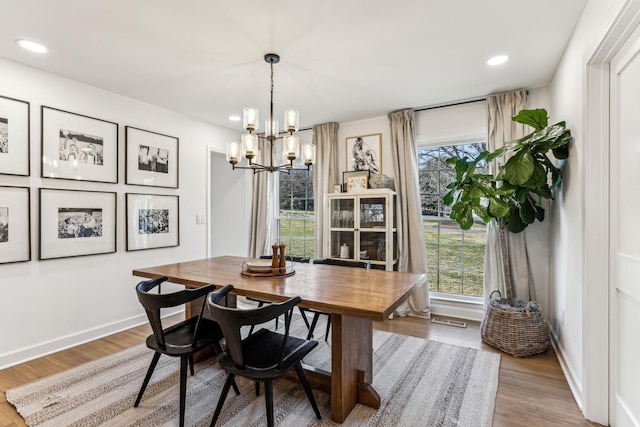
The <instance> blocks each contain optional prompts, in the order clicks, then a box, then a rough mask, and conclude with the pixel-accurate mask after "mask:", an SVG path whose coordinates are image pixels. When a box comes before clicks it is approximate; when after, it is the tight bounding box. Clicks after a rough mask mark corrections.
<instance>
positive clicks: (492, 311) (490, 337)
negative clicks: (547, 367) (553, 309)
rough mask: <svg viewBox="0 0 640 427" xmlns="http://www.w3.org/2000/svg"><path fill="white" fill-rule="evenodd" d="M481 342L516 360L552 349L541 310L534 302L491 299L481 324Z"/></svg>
mask: <svg viewBox="0 0 640 427" xmlns="http://www.w3.org/2000/svg"><path fill="white" fill-rule="evenodd" d="M480 335H481V337H482V341H483V342H485V343H487V344H489V345H491V346H493V347H496V348H498V349H500V350H502V351H504V352H505V353H508V354H510V355H512V356H515V357H526V356H532V355H534V354H538V353H542V352H544V351H546V350H547V348H548V347H549V332H548V331H547V326H546V325H545V322H544V319H543V317H542V308H541V307H540V306H539V305H538V304H537V303H536V302H535V301H528V302H524V301H520V300H519V299H517V298H516V299H515V300H514V301H513V302H512V303H511V304H509V301H508V300H507V299H506V298H492V299H491V300H490V301H489V304H488V305H487V309H486V311H485V314H484V318H483V319H482V323H481V324H480Z"/></svg>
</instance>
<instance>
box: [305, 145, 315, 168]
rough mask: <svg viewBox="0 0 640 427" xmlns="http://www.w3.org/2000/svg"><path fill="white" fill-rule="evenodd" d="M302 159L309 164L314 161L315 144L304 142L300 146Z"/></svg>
mask: <svg viewBox="0 0 640 427" xmlns="http://www.w3.org/2000/svg"><path fill="white" fill-rule="evenodd" d="M302 161H303V162H304V164H305V165H307V166H309V165H312V164H314V163H315V162H316V146H315V145H313V144H305V145H304V146H302Z"/></svg>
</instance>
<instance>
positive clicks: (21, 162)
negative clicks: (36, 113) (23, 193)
mask: <svg viewBox="0 0 640 427" xmlns="http://www.w3.org/2000/svg"><path fill="white" fill-rule="evenodd" d="M30 117H31V104H29V103H28V102H27V101H22V100H20V99H15V98H9V97H6V96H2V95H0V174H3V175H18V176H29V175H31V166H30V165H31V162H30V158H31V157H30V153H31V131H30V129H31V118H30Z"/></svg>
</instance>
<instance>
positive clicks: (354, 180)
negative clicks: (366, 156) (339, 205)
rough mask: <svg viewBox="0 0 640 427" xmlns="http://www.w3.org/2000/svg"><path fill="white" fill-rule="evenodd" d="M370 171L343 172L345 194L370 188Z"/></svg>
mask: <svg viewBox="0 0 640 427" xmlns="http://www.w3.org/2000/svg"><path fill="white" fill-rule="evenodd" d="M370 176H371V171H370V170H362V171H345V172H342V185H343V187H344V192H345V193H356V192H359V191H364V190H366V189H368V188H369V178H370Z"/></svg>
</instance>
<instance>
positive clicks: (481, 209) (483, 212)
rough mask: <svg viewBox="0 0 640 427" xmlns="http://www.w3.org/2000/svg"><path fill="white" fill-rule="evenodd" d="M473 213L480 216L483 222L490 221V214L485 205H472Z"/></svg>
mask: <svg viewBox="0 0 640 427" xmlns="http://www.w3.org/2000/svg"><path fill="white" fill-rule="evenodd" d="M473 213H475V214H476V215H478V216H479V217H480V218H482V220H483V221H484V222H489V221H491V216H490V215H489V213H488V212H487V208H486V207H485V206H482V205H478V206H473Z"/></svg>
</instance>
